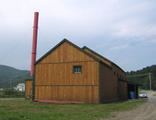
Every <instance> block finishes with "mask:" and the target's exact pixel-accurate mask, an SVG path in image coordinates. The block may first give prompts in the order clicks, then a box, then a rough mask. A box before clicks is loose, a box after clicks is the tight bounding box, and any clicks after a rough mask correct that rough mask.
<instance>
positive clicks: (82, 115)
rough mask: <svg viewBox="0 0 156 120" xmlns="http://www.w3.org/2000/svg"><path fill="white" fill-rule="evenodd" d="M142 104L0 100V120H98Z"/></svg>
mask: <svg viewBox="0 0 156 120" xmlns="http://www.w3.org/2000/svg"><path fill="white" fill-rule="evenodd" d="M143 103H144V101H143V100H132V101H126V102H121V103H110V104H66V105H55V104H43V103H33V102H31V101H25V100H23V99H0V120H99V119H101V118H107V117H109V116H111V115H112V113H113V112H116V111H125V110H130V109H133V108H135V107H137V106H138V105H141V104H143Z"/></svg>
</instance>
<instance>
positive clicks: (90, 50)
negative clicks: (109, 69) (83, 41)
mask: <svg viewBox="0 0 156 120" xmlns="http://www.w3.org/2000/svg"><path fill="white" fill-rule="evenodd" d="M82 49H83V50H84V51H89V52H90V54H92V55H94V56H96V57H97V58H98V59H100V60H102V62H104V63H105V64H107V65H109V66H110V65H111V66H112V65H114V66H116V67H117V68H119V69H120V70H121V71H123V72H124V73H125V71H124V70H123V69H121V68H120V67H119V66H118V65H116V64H115V63H113V62H112V61H110V60H109V59H107V58H105V57H103V56H102V55H100V54H98V53H97V52H95V51H93V50H92V49H90V48H88V47H86V46H84V47H83V48H82Z"/></svg>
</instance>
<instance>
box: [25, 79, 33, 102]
mask: <svg viewBox="0 0 156 120" xmlns="http://www.w3.org/2000/svg"><path fill="white" fill-rule="evenodd" d="M25 98H26V99H30V98H32V79H30V78H29V79H26V80H25Z"/></svg>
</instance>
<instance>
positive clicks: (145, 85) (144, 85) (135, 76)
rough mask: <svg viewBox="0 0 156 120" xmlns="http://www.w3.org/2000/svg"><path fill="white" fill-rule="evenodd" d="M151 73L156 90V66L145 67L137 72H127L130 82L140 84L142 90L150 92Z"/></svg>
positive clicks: (153, 87)
mask: <svg viewBox="0 0 156 120" xmlns="http://www.w3.org/2000/svg"><path fill="white" fill-rule="evenodd" d="M149 73H151V82H152V90H156V65H152V66H149V67H145V68H143V69H141V70H137V71H130V72H127V77H128V81H130V82H132V83H137V84H140V85H141V86H140V87H141V89H146V90H149V86H150V82H149V76H148V74H149Z"/></svg>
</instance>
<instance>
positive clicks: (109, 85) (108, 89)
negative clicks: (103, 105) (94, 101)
mask: <svg viewBox="0 0 156 120" xmlns="http://www.w3.org/2000/svg"><path fill="white" fill-rule="evenodd" d="M117 87H118V86H117V79H116V78H115V76H114V74H113V70H112V69H111V68H109V67H107V66H105V65H104V64H100V101H101V102H110V101H116V100H117V99H118V93H117Z"/></svg>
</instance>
